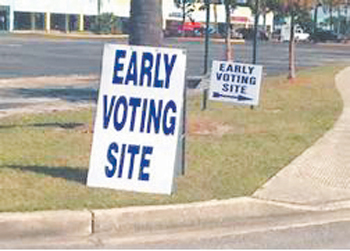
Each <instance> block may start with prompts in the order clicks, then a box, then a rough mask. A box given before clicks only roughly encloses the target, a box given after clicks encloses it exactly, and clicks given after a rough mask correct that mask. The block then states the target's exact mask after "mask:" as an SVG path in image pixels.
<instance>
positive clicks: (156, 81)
mask: <svg viewBox="0 0 350 251" xmlns="http://www.w3.org/2000/svg"><path fill="white" fill-rule="evenodd" d="M160 59H161V54H160V53H158V54H157V58H156V70H155V73H154V75H155V76H154V85H153V87H156V88H162V87H163V82H164V80H159V68H160V67H159V66H160Z"/></svg>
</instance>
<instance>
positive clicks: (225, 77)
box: [209, 61, 262, 105]
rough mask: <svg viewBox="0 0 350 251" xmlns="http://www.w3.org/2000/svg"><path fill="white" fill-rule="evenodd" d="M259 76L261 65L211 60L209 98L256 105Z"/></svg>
mask: <svg viewBox="0 0 350 251" xmlns="http://www.w3.org/2000/svg"><path fill="white" fill-rule="evenodd" d="M261 76H262V66H261V65H252V64H242V63H236V62H226V61H213V67H212V72H211V81H210V96H209V98H210V99H211V100H216V101H224V102H231V103H235V104H240V105H258V104H259V96H260V86H261Z"/></svg>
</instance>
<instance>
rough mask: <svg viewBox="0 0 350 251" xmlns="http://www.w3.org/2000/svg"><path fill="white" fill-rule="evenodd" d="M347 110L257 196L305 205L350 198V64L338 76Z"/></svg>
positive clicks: (339, 87)
mask: <svg viewBox="0 0 350 251" xmlns="http://www.w3.org/2000/svg"><path fill="white" fill-rule="evenodd" d="M336 87H337V89H338V90H339V92H340V94H341V96H342V99H343V102H344V107H343V112H342V114H341V116H340V118H339V119H338V121H337V122H336V123H335V125H334V127H333V128H332V129H331V130H330V131H328V132H327V133H326V134H325V135H324V136H323V137H322V138H321V139H319V140H318V141H317V142H316V143H315V144H314V145H313V146H312V147H310V148H309V149H307V150H306V151H305V152H304V153H303V154H302V155H301V156H299V157H298V158H296V159H295V160H294V161H293V162H292V163H290V164H289V165H288V166H287V167H285V168H284V169H282V170H281V171H280V172H279V173H278V174H277V175H276V176H275V177H273V178H272V179H271V180H270V181H268V182H267V183H266V184H265V185H264V186H262V187H261V188H260V189H259V190H258V191H256V192H255V193H254V194H253V197H255V198H259V199H263V200H270V201H280V202H285V203H293V204H301V205H323V204H325V203H332V202H335V203H338V204H339V203H342V202H341V201H344V200H350V67H348V68H346V69H345V70H343V71H341V72H340V73H339V74H338V75H337V76H336Z"/></svg>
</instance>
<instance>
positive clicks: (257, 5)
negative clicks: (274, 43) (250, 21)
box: [252, 0, 259, 64]
mask: <svg viewBox="0 0 350 251" xmlns="http://www.w3.org/2000/svg"><path fill="white" fill-rule="evenodd" d="M258 22H259V0H255V17H254V40H253V60H252V63H253V64H256V56H257V55H256V54H257V45H258V43H257V41H258Z"/></svg>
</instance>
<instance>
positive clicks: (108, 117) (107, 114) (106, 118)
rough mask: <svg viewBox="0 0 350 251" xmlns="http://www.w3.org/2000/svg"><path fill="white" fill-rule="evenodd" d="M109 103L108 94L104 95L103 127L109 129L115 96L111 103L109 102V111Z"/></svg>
mask: <svg viewBox="0 0 350 251" xmlns="http://www.w3.org/2000/svg"><path fill="white" fill-rule="evenodd" d="M107 103H108V96H107V95H103V128H104V129H107V128H108V125H109V121H110V120H111V115H112V110H113V106H114V103H115V96H112V100H111V103H110V104H109V108H108V112H107Z"/></svg>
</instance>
